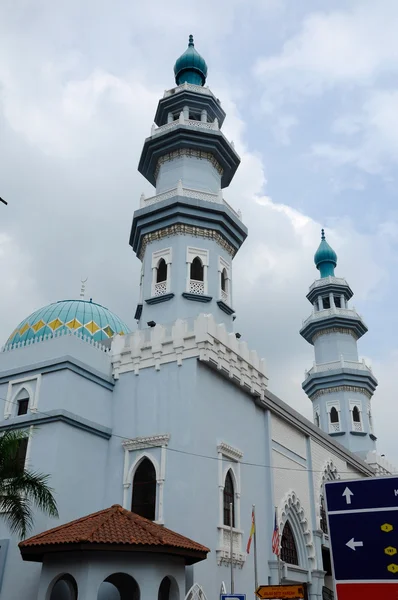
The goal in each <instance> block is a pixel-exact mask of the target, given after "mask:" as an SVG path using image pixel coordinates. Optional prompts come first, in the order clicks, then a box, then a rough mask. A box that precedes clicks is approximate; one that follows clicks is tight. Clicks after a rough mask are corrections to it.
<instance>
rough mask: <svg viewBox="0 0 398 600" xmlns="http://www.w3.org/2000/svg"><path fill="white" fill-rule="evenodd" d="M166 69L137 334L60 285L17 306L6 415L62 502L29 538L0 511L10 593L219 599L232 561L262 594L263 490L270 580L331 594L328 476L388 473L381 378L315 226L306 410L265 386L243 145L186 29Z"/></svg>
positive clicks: (305, 330)
mask: <svg viewBox="0 0 398 600" xmlns="http://www.w3.org/2000/svg"><path fill="white" fill-rule="evenodd" d="M174 74H175V82H176V86H175V87H173V88H171V89H169V90H167V91H166V92H165V93H164V95H163V98H161V99H160V100H159V103H158V106H157V110H156V114H155V118H154V123H155V124H154V125H153V126H152V130H151V135H150V136H149V137H148V138H147V139H146V140H145V141H144V146H143V150H142V153H141V157H140V160H139V165H138V169H139V171H140V173H141V174H142V175H143V176H144V177H145V178H146V179H147V180H148V181H149V182H150V183H151V184H152V185H153V186H154V188H155V190H154V195H153V196H152V197H150V198H146V197H144V196H141V199H140V207H139V208H138V209H137V210H136V211H135V213H134V216H133V222H132V228H131V235H130V245H131V247H132V248H133V250H134V252H135V254H136V255H137V257H138V259H139V260H140V261H141V263H142V270H141V277H140V282H139V293H138V294H137V296H138V303H137V308H136V311H135V315H134V319H135V321H136V323H137V325H136V327H135V329H134V331H130V329H129V328H128V327H127V325H126V324H125V323H123V322H122V321H121V320H120V319H119V318H118V317H117V316H116V315H115V314H113V313H112V312H111V311H110V310H108V309H107V308H105V307H103V306H101V305H99V304H96V303H95V302H92V301H91V300H90V301H87V300H84V299H80V300H65V301H61V302H55V303H53V304H50V305H49V306H46V307H45V308H42V309H40V310H37V311H36V312H34V313H33V314H31V315H30V316H29V317H27V318H26V319H24V320H23V321H22V322H21V323H20V324H19V325H18V327H17V328H16V329H15V330H14V331H13V332H12V334H11V335H10V337H9V339H8V340H7V342H6V343H5V346H4V347H3V349H2V352H1V353H0V387H1V389H0V397H2V398H5V403H4V414H3V416H2V420H1V423H0V428H1V431H3V432H4V431H6V430H9V429H24V430H26V431H28V432H29V438H28V441H27V443H26V444H22V445H21V448H20V456H19V459H20V460H21V461H22V464H25V465H26V466H27V467H29V468H31V469H33V470H35V471H39V472H42V473H46V474H49V475H50V477H51V479H50V481H51V487H53V489H54V490H55V494H56V500H57V503H58V508H59V514H60V518H59V520H54V519H51V518H49V517H47V516H45V515H43V514H42V513H41V512H37V514H36V515H35V524H34V530H33V531H32V532H31V536H32V537H30V538H29V539H28V540H25V541H23V542H22V543H20V544H19V540H18V539H17V538H15V537H14V536H12V535H11V534H10V531H9V529H8V527H7V525H6V522H5V521H4V520H3V519H0V597H1V599H4V600H21V599H22V598H23V599H24V600H36V599H38V600H77V599H78V598H79V599H80V598H82V599H83V598H84V599H85V600H117V599H122V600H124V599H126V598H129V599H134V600H139V599H141V600H147V599H148V600H149V599H150V598H151V600H153V599H154V598H156V597H157V598H158V600H184V598H187V600H204V599H205V598H208V599H209V600H210V598H216V597H217V596H218V595H219V594H220V592H222V591H228V592H230V573H231V570H232V572H233V576H234V585H235V592H240V593H246V594H248V595H250V594H253V591H254V575H253V553H252V552H251V553H250V554H248V553H247V552H246V543H247V539H248V536H249V532H250V527H251V513H252V505H253V504H254V505H255V506H256V541H257V556H258V581H259V583H260V584H276V583H278V581H279V576H281V580H282V581H283V582H285V583H300V584H305V586H306V589H307V593H308V598H309V599H310V600H321V599H329V600H330V599H331V598H333V581H332V574H331V565H330V553H329V537H328V528H327V521H326V518H325V509H324V503H323V483H324V482H325V481H327V480H331V479H338V478H342V479H344V478H346V479H347V478H358V477H368V476H374V475H375V474H377V475H379V474H390V473H391V472H392V467H390V465H389V464H388V463H387V462H386V460H385V459H384V458H382V457H379V456H378V454H377V451H376V435H375V426H374V423H373V419H372V410H371V398H372V395H373V393H374V391H375V389H376V386H377V380H376V378H375V376H374V375H373V373H372V370H371V369H370V368H369V367H368V366H367V365H366V364H365V363H364V362H363V361H361V360H360V359H359V357H358V349H357V341H358V340H359V339H360V338H361V336H362V335H364V334H365V333H366V331H367V328H366V325H365V323H364V321H363V320H362V317H361V316H360V315H359V314H358V313H357V312H356V310H355V309H354V308H352V307H351V306H350V300H351V298H352V296H353V291H352V290H351V288H350V286H349V284H348V283H347V281H346V280H345V279H344V278H342V277H337V276H335V268H336V265H337V256H336V253H335V252H334V251H333V250H332V248H331V247H330V246H329V244H328V242H327V241H326V238H325V234H324V232H323V231H322V236H321V242H320V245H319V248H318V250H317V251H316V254H315V265H316V268H317V269H318V271H319V276H318V278H317V279H316V280H315V281H314V282H313V283H312V284H311V285H310V288H309V292H308V294H307V298H308V301H309V303H310V304H311V309H310V314H309V316H308V318H307V319H306V320H305V321H304V322H303V325H302V328H301V331H300V334H301V335H302V336H303V338H304V339H305V340H306V341H307V342H308V343H309V344H311V345H312V346H313V347H314V356H315V362H314V364H313V366H312V367H311V368H310V369H309V370H308V372H306V376H305V380H304V383H303V389H304V391H305V392H306V394H307V395H308V397H309V399H310V401H311V402H312V406H313V421H314V422H313V423H312V422H310V421H308V420H307V419H306V418H304V417H303V416H302V415H300V414H299V413H298V412H297V411H295V410H294V409H293V408H292V407H291V406H289V405H288V404H286V403H285V402H284V401H283V400H281V399H279V398H278V397H276V396H275V395H274V394H273V393H272V392H271V391H270V388H269V385H268V378H267V374H266V371H265V367H264V361H263V360H262V359H261V358H260V357H259V356H258V355H257V353H256V351H255V350H253V349H251V348H250V346H249V345H248V344H247V343H246V341H243V339H242V338H241V336H240V335H239V334H238V333H235V332H234V318H235V311H234V304H233V291H234V286H235V285H237V286H239V281H234V278H233V269H232V261H233V258H234V257H235V255H236V253H237V252H238V251H239V249H240V247H241V245H242V244H243V242H244V241H245V239H246V237H247V229H246V227H245V225H244V223H243V222H242V219H241V215H240V214H239V213H238V212H236V211H235V210H234V208H232V206H230V205H229V204H228V203H227V202H226V200H224V197H223V190H224V189H225V188H227V187H228V186H229V184H230V183H231V181H232V179H233V177H234V174H235V172H236V170H237V168H238V166H239V162H240V159H239V156H238V154H237V152H236V150H235V149H234V146H233V143H232V142H230V141H228V140H227V138H226V137H225V135H224V134H223V132H222V126H223V123H224V119H225V116H226V115H225V112H224V110H223V108H222V105H221V103H220V100H218V98H217V97H216V96H215V95H214V94H213V92H212V91H211V90H210V89H209V87H207V86H206V85H205V83H206V77H207V65H206V62H205V60H204V59H203V58H202V57H201V56H200V54H199V53H198V52H197V50H196V49H195V47H194V42H193V38H192V36H190V38H189V44H188V48H187V50H186V51H185V52H184V53H183V54H182V56H180V58H179V59H178V60H177V62H176V63H175V66H174ZM137 200H138V199H137ZM247 243H250V242H247ZM132 316H133V315H132ZM292 335H294V332H292ZM270 387H271V388H272V382H271V385H270ZM231 505H232V510H230V506H231ZM275 507H277V515H278V518H277V521H278V527H279V532H280V563H279V564H278V560H277V556H276V555H275V554H274V553H273V547H272V535H273V531H274V524H275ZM231 563H232V567H233V568H232V569H231Z"/></svg>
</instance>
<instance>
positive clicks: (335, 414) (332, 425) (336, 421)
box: [328, 405, 340, 433]
mask: <svg viewBox="0 0 398 600" xmlns="http://www.w3.org/2000/svg"><path fill="white" fill-rule="evenodd" d="M328 412H329V432H330V433H336V432H337V431H340V414H339V410H338V405H335V406H329V409H328Z"/></svg>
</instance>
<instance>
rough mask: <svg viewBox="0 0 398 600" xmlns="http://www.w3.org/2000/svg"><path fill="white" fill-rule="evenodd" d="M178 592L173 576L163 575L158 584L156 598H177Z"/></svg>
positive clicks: (178, 596)
mask: <svg viewBox="0 0 398 600" xmlns="http://www.w3.org/2000/svg"><path fill="white" fill-rule="evenodd" d="M179 599H180V592H179V590H178V585H177V582H176V580H175V579H174V577H164V578H163V579H162V581H161V584H160V586H159V592H158V600H179Z"/></svg>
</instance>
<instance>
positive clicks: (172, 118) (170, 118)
mask: <svg viewBox="0 0 398 600" xmlns="http://www.w3.org/2000/svg"><path fill="white" fill-rule="evenodd" d="M173 121H174V117H173V113H171V112H169V113H168V114H167V122H168V123H172V122H173Z"/></svg>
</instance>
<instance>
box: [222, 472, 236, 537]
mask: <svg viewBox="0 0 398 600" xmlns="http://www.w3.org/2000/svg"><path fill="white" fill-rule="evenodd" d="M231 504H232V527H235V489H234V480H233V478H232V473H231V470H229V471H228V473H227V474H226V476H225V483H224V497H223V505H224V525H227V526H228V527H231V507H230V505H231Z"/></svg>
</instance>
